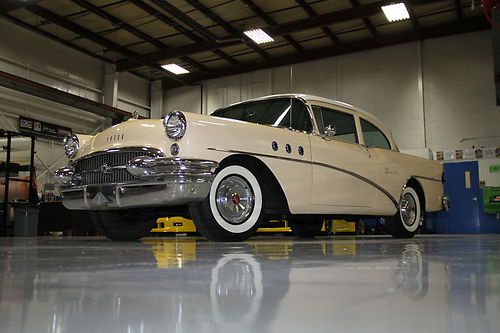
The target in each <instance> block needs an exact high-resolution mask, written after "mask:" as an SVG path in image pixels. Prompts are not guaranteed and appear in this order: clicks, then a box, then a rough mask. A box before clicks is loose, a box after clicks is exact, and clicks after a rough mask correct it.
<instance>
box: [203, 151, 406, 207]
mask: <svg viewBox="0 0 500 333" xmlns="http://www.w3.org/2000/svg"><path fill="white" fill-rule="evenodd" d="M207 149H208V150H211V151H219V152H225V153H235V154H246V155H252V156H259V157H267V158H273V159H278V160H285V161H290V162H296V163H303V164H311V165H317V166H320V167H324V168H328V169H333V170H336V171H339V172H343V173H345V174H348V175H350V176H353V177H355V178H358V179H359V180H362V181H364V182H366V183H368V184H370V185H371V186H373V187H375V188H376V189H377V190H379V191H380V192H382V193H383V194H384V195H385V196H386V197H387V198H388V199H389V200H391V202H392V204H393V205H394V207H396V208H398V205H399V203H398V201H396V199H395V198H394V197H393V196H392V195H391V194H390V193H389V192H388V191H387V190H386V189H384V188H383V187H382V186H380V185H378V184H377V183H375V182H374V181H372V180H370V179H368V178H366V177H364V176H361V175H360V174H357V173H355V172H352V171H349V170H346V169H342V168H339V167H336V166H333V165H330V164H326V163H320V162H312V161H305V160H299V159H296V158H291V157H282V156H273V155H268V154H261V153H252V152H246V151H240V150H232V149H219V148H207Z"/></svg>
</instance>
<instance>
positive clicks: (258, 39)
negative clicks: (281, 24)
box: [244, 29, 274, 44]
mask: <svg viewBox="0 0 500 333" xmlns="http://www.w3.org/2000/svg"><path fill="white" fill-rule="evenodd" d="M244 34H245V35H246V36H247V37H248V38H250V39H251V40H253V41H254V42H255V43H257V44H264V43H271V42H274V39H273V38H272V37H271V36H269V35H268V34H266V33H265V32H264V30H262V29H254V30H247V31H245V32H244Z"/></svg>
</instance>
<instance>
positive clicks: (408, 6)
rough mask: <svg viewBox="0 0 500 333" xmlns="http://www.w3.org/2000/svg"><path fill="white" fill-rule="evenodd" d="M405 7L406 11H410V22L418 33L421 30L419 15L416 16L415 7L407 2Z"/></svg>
mask: <svg viewBox="0 0 500 333" xmlns="http://www.w3.org/2000/svg"><path fill="white" fill-rule="evenodd" d="M405 5H406V9H407V10H408V14H410V22H411V25H412V26H413V30H416V31H418V30H419V29H420V26H419V24H418V20H417V15H415V11H414V10H413V7H412V6H411V4H410V3H409V2H408V1H406V3H405Z"/></svg>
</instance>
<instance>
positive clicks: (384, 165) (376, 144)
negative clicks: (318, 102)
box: [359, 117, 406, 214]
mask: <svg viewBox="0 0 500 333" xmlns="http://www.w3.org/2000/svg"><path fill="white" fill-rule="evenodd" d="M359 124H360V127H361V133H362V136H363V144H364V146H365V147H366V149H367V150H368V152H369V153H370V156H371V160H372V168H373V171H374V172H375V173H376V183H377V186H378V187H379V188H380V190H379V191H377V193H376V201H375V205H376V207H377V212H376V213H377V214H388V213H390V214H392V213H393V210H394V205H395V204H397V203H395V201H396V202H397V201H399V195H400V194H401V191H402V190H403V189H402V186H403V183H404V180H405V178H406V176H405V174H403V173H402V170H403V169H404V168H403V166H402V164H401V153H399V152H398V151H397V150H393V147H392V145H391V142H390V140H389V139H388V134H385V133H384V132H383V131H382V130H381V129H380V128H379V127H378V126H376V125H374V124H373V122H372V121H369V120H367V119H364V117H360V118H359Z"/></svg>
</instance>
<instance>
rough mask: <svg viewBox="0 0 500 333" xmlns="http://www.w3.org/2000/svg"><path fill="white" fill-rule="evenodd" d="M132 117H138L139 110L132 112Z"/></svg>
mask: <svg viewBox="0 0 500 333" xmlns="http://www.w3.org/2000/svg"><path fill="white" fill-rule="evenodd" d="M132 118H134V119H139V112H137V111H134V112H132Z"/></svg>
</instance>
